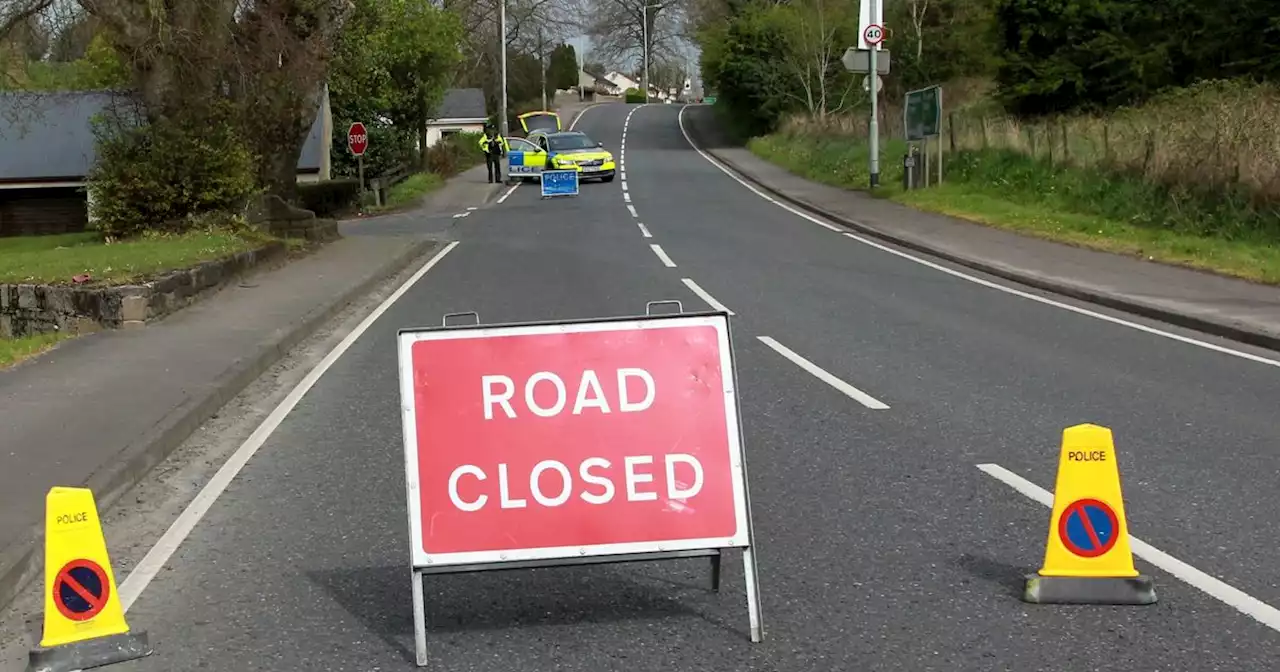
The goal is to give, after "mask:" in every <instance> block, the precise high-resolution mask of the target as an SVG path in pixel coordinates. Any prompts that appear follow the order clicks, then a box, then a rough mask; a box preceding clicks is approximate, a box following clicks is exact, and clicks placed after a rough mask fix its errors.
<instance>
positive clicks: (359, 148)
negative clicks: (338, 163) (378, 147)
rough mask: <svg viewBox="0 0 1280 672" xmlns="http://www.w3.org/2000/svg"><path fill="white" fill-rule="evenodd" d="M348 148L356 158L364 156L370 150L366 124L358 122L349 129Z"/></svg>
mask: <svg viewBox="0 0 1280 672" xmlns="http://www.w3.org/2000/svg"><path fill="white" fill-rule="evenodd" d="M347 148H348V149H350V150H351V153H352V154H354V155H356V156H364V153H365V151H366V150H368V149H369V132H368V131H366V130H365V128H364V124H362V123H360V122H358V121H357V122H355V123H353V124H351V128H349V129H347Z"/></svg>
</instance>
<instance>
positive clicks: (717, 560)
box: [711, 551, 724, 593]
mask: <svg viewBox="0 0 1280 672" xmlns="http://www.w3.org/2000/svg"><path fill="white" fill-rule="evenodd" d="M723 563H724V551H720V552H718V553H716V554H715V555H713V556H711V590H714V591H716V592H717V593H718V592H720V568H721V566H722V564H723Z"/></svg>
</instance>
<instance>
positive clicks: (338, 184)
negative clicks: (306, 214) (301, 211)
mask: <svg viewBox="0 0 1280 672" xmlns="http://www.w3.org/2000/svg"><path fill="white" fill-rule="evenodd" d="M359 198H360V180H358V179H351V178H340V179H336V180H326V181H324V182H313V183H310V184H299V185H298V205H299V206H300V207H303V208H306V209H307V210H310V211H312V212H314V213H316V217H333V216H335V215H337V214H338V213H340V212H342V211H344V210H346V209H348V208H350V207H352V206H354V205H356V201H357V199H359Z"/></svg>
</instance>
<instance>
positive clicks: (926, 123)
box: [902, 85, 942, 142]
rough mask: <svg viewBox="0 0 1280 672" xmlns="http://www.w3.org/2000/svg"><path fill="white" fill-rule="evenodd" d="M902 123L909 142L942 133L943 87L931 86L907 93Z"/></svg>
mask: <svg viewBox="0 0 1280 672" xmlns="http://www.w3.org/2000/svg"><path fill="white" fill-rule="evenodd" d="M902 107H903V111H902V117H903V119H902V121H903V127H904V128H906V129H907V141H908V142H910V141H913V140H923V139H925V138H932V137H934V136H937V135H940V134H941V133H942V87H941V86H936V85H935V86H930V87H928V88H924V89H917V90H915V91H908V92H907V99H906V102H905V103H904V104H903V106H902Z"/></svg>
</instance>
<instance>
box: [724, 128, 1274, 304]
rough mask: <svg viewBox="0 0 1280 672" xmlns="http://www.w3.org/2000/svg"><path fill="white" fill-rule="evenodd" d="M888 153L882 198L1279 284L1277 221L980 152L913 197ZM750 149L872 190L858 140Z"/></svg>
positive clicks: (789, 140) (1117, 179)
mask: <svg viewBox="0 0 1280 672" xmlns="http://www.w3.org/2000/svg"><path fill="white" fill-rule="evenodd" d="M885 145H886V146H885V148H884V156H885V157H886V158H885V160H883V161H882V162H881V170H882V171H883V172H882V173H881V184H882V185H883V186H882V188H881V189H879V190H877V192H876V195H877V196H880V197H883V198H887V199H889V200H892V201H895V202H898V203H902V204H904V205H908V206H911V207H914V208H917V209H920V210H927V211H930V212H937V213H940V214H945V215H951V216H953V217H958V218H961V219H966V220H969V221H972V222H977V223H980V224H985V225H988V226H992V227H995V228H1000V229H1005V230H1009V231H1014V232H1017V233H1020V234H1024V235H1029V236H1035V237H1038V238H1044V239H1048V240H1053V241H1056V242H1061V243H1067V244H1071V245H1076V246H1080V247H1087V248H1091V249H1096V250H1103V251H1108V252H1115V253H1120V254H1126V255H1130V256H1135V257H1141V258H1144V259H1148V260H1152V261H1160V262H1164V263H1169V264H1176V265H1180V266H1187V267H1190V268H1197V269H1201V270H1207V271H1213V272H1216V273H1220V274H1223V275H1229V276H1233V277H1238V278H1244V279H1247V280H1253V281H1255V282H1263V283H1268V284H1280V222H1277V221H1276V215H1275V213H1269V212H1266V211H1253V210H1249V209H1246V208H1241V207H1239V204H1238V203H1228V202H1214V201H1211V200H1206V199H1203V198H1200V197H1196V196H1188V195H1185V194H1182V195H1179V199H1180V200H1174V199H1173V198H1171V197H1170V195H1169V194H1167V193H1164V192H1161V191H1160V190H1159V188H1158V187H1156V186H1154V185H1149V184H1145V183H1141V182H1139V181H1137V180H1134V179H1130V178H1126V177H1121V176H1115V175H1107V174H1105V173H1100V172H1098V171H1080V170H1075V169H1071V168H1062V167H1053V166H1048V165H1045V164H1043V163H1042V162H1036V161H1033V160H1030V159H1026V158H1021V157H1017V156H1010V155H1008V154H1002V155H997V154H985V153H975V152H967V153H962V154H961V155H960V156H959V157H958V158H956V159H955V160H951V159H949V160H948V163H947V165H946V166H944V171H943V184H942V185H941V186H937V187H935V186H931V187H929V188H928V189H918V190H912V191H905V190H903V189H902V166H901V161H900V160H899V159H900V157H901V156H902V155H903V154H904V153H905V145H904V144H903V143H902V142H901V141H892V140H891V141H889V142H887V143H885ZM748 146H749V148H750V149H751V151H752V152H753V153H754V154H756V155H757V156H760V157H761V158H763V159H766V160H768V161H771V162H773V163H776V164H778V165H779V166H782V167H784V168H786V169H788V170H790V171H791V172H793V173H796V174H797V175H801V176H803V177H806V178H808V179H812V180H814V181H816V182H822V183H826V184H830V185H833V186H838V187H842V188H845V189H860V190H861V189H865V188H866V185H867V182H868V172H867V156H868V155H867V151H866V148H865V147H863V146H859V144H858V143H857V142H856V141H854V140H850V139H841V138H835V139H828V138H809V137H795V136H790V137H784V136H781V135H775V136H766V137H763V138H755V139H753V140H752V141H751V142H750V143H749V145H748ZM890 159H892V160H890ZM930 178H931V181H932V179H933V174H932V171H931V175H930Z"/></svg>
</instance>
